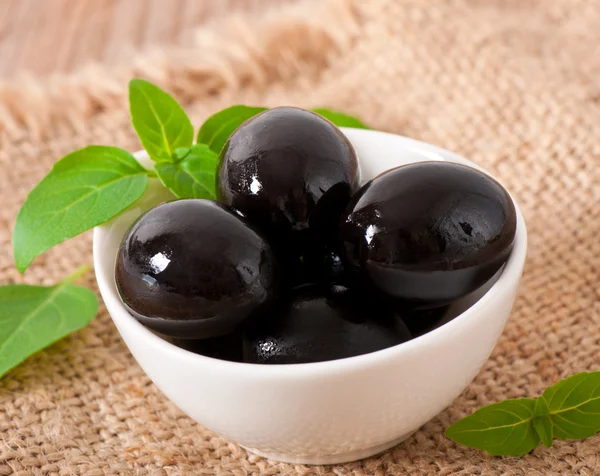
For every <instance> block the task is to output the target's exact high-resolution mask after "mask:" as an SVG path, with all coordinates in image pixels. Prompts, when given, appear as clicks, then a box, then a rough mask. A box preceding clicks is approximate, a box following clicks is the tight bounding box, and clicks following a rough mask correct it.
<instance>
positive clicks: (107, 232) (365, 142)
mask: <svg viewBox="0 0 600 476" xmlns="http://www.w3.org/2000/svg"><path fill="white" fill-rule="evenodd" d="M342 130H343V131H344V133H345V134H346V135H347V137H348V138H349V140H350V142H351V143H352V144H353V146H354V148H355V149H356V152H357V155H358V157H359V163H360V168H361V181H362V182H363V183H364V182H366V181H368V180H370V179H372V178H373V177H375V176H377V175H378V174H380V173H382V172H384V171H386V170H388V169H390V168H393V167H398V166H401V165H406V164H410V163H416V162H424V161H449V162H456V163H460V164H464V165H469V166H471V167H474V168H477V169H479V170H483V169H482V168H481V167H478V166H477V165H476V164H474V163H472V162H470V161H469V160H466V159H464V158H462V157H460V156H458V155H456V154H453V153H451V152H449V151H446V150H444V149H440V148H438V147H435V146H433V145H430V144H425V143H422V142H419V141H416V140H413V139H409V138H406V137H402V136H398V135H394V134H388V133H384V132H377V131H370V130H362V129H348V128H342ZM135 157H136V158H137V159H138V160H139V161H140V163H142V165H144V166H147V167H151V161H150V160H149V158H148V156H147V154H146V153H145V152H144V151H140V152H137V153H136V154H135ZM172 199H174V196H173V195H172V194H171V193H170V192H169V191H168V190H167V189H165V188H164V187H163V186H162V185H161V184H160V183H159V182H158V180H150V185H149V187H148V190H147V192H146V194H145V195H144V196H143V197H142V198H141V199H140V200H138V202H136V203H135V204H134V205H133V206H132V207H130V208H129V209H128V210H126V211H125V212H124V213H123V214H121V215H120V216H119V217H117V218H116V219H114V220H112V221H110V222H108V223H106V224H105V225H103V226H100V227H97V228H96V229H95V230H94V266H95V271H96V278H97V280H98V285H99V288H100V292H101V294H102V297H103V299H104V301H105V303H106V305H107V307H108V309H109V311H110V313H111V316H112V318H113V320H114V321H115V323H116V324H117V325H118V326H121V325H122V326H128V327H131V328H134V330H135V332H138V333H139V334H140V336H141V337H145V338H149V339H161V338H160V337H158V336H157V335H156V334H154V333H153V332H151V331H150V330H148V329H147V328H145V327H144V326H142V325H141V324H140V323H138V322H137V320H135V319H134V318H133V317H132V316H131V315H130V314H129V313H128V312H127V311H126V310H125V308H124V307H123V306H122V304H121V302H120V299H119V297H118V294H117V291H116V286H115V283H114V266H115V260H116V255H117V250H118V247H119V245H120V242H121V240H122V238H123V236H124V235H125V233H126V232H127V230H128V228H129V227H130V226H131V224H132V223H133V221H134V220H135V219H136V218H137V217H138V216H140V215H141V214H142V213H144V212H145V211H146V210H148V209H150V208H152V207H154V206H156V205H158V204H159V203H162V202H164V201H168V200H172ZM513 201H514V200H513ZM515 208H516V210H517V234H516V239H515V246H514V248H513V251H512V253H511V256H510V258H509V260H508V262H507V263H506V265H505V266H504V267H503V269H501V270H500V271H499V272H498V273H497V274H496V275H495V276H494V277H493V278H492V279H491V280H490V281H489V282H488V283H487V284H486V285H484V286H483V287H482V288H480V289H478V290H477V291H476V292H474V293H472V295H470V296H468V297H467V298H465V299H462V300H460V301H459V302H458V303H455V304H453V305H452V306H451V308H450V309H449V311H448V313H447V314H446V315H447V316H448V318H449V319H451V320H450V322H447V323H446V324H445V325H443V326H441V327H438V328H436V329H434V330H433V331H430V332H428V333H426V334H424V335H422V336H420V337H417V338H415V339H413V340H411V341H408V342H406V343H403V344H400V345H399V346H395V347H392V348H388V349H384V350H381V351H378V352H375V353H372V354H365V355H361V356H357V357H351V358H347V359H342V360H337V361H328V362H319V363H312V364H292V365H286V366H270V365H259V364H253V365H252V367H256V368H259V367H263V368H267V369H272V370H268V371H272V372H278V370H276V369H277V368H281V367H286V368H289V367H296V368H298V367H302V368H307V367H311V368H313V370H314V369H315V368H316V367H318V366H321V367H323V368H326V367H327V366H329V365H336V363H339V362H343V361H353V362H359V361H363V362H367V361H368V360H369V359H372V358H375V357H372V355H373V354H381V355H384V354H385V353H391V352H399V351H400V350H399V349H400V348H404V349H406V350H407V351H408V350H410V348H412V347H414V346H417V345H420V344H427V345H433V344H434V341H433V340H434V339H435V336H436V335H437V334H438V333H440V332H452V326H456V325H461V322H462V321H466V320H468V319H471V318H473V317H474V316H475V315H476V314H477V313H478V312H480V310H481V311H483V310H484V309H485V301H486V300H487V299H488V298H490V295H491V294H493V293H494V292H495V291H496V290H497V289H498V288H500V287H502V286H504V287H506V286H511V285H513V284H514V283H515V281H517V282H518V280H519V279H520V276H521V271H522V268H523V264H524V260H525V254H526V242H527V235H526V229H525V223H524V220H523V216H522V214H521V211H520V209H519V207H518V205H517V204H516V203H515ZM455 316H456V317H455ZM161 340H162V341H163V344H161V345H164V346H168V347H170V349H168V351H174V352H185V353H187V354H189V356H190V358H196V359H209V358H208V357H204V356H201V355H198V354H192V353H191V352H188V351H185V350H183V349H179V348H177V347H175V346H173V345H172V344H170V343H168V342H167V341H166V340H164V339H161ZM165 349H166V347H165ZM210 360H213V361H214V360H215V359H210ZM218 362H219V365H234V366H239V365H245V366H248V364H240V363H234V362H227V361H218Z"/></svg>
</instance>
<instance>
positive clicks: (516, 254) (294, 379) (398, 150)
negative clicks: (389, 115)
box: [94, 129, 527, 464]
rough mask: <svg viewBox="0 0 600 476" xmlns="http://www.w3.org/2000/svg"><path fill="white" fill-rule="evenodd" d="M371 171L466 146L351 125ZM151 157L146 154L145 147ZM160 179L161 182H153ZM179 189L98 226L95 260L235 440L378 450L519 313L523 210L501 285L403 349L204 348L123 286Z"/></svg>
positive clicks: (117, 308) (103, 288)
mask: <svg viewBox="0 0 600 476" xmlns="http://www.w3.org/2000/svg"><path fill="white" fill-rule="evenodd" d="M344 132H345V133H346V135H347V136H348V138H349V139H350V141H351V142H352V144H353V145H354V147H355V148H356V152H357V153H358V156H359V158H360V163H361V169H362V174H363V179H364V180H365V181H366V180H368V179H370V178H372V177H374V176H375V175H377V174H379V173H380V172H383V171H384V170H387V169H389V168H392V167H395V166H398V165H403V164H407V163H411V162H419V161H426V160H447V161H451V162H458V163H463V164H468V165H471V166H473V165H474V164H472V163H471V162H469V161H468V160H465V159H463V158H461V157H459V156H457V155H455V154H452V153H450V152H447V151H445V150H442V149H439V148H437V147H434V146H431V145H428V144H424V143H421V142H418V141H415V140H411V139H407V138H405V137H400V136H396V135H392V134H386V133H382V132H375V131H367V130H358V129H344ZM137 157H138V159H140V161H141V162H147V157H146V156H145V154H143V153H142V154H138V156H137ZM154 182H156V181H154ZM168 198H170V196H169V194H168V193H167V192H165V191H164V189H162V188H161V187H160V186H159V185H158V184H157V183H153V184H151V186H150V188H149V190H148V192H147V193H146V195H145V196H144V197H143V198H142V199H141V200H140V202H139V203H138V204H137V205H136V206H134V207H133V208H132V209H130V210H129V211H128V212H126V213H125V214H123V215H121V216H120V217H118V218H117V219H115V220H113V221H112V222H110V223H108V224H106V225H104V226H101V227H98V228H96V229H95V230H94V265H95V268H96V278H97V280H98V285H99V287H100V292H101V293H102V297H103V298H104V303H105V304H106V307H107V309H108V312H109V313H110V315H111V316H112V319H113V321H114V323H115V324H116V326H117V329H118V330H119V332H120V333H121V336H122V338H123V340H124V341H125V343H126V344H127V346H128V347H129V350H130V351H131V353H132V354H133V356H134V357H135V358H136V360H137V361H138V363H139V364H140V366H141V367H142V368H143V369H144V371H145V372H146V373H147V374H148V376H149V377H150V378H151V379H152V381H153V382H154V383H155V384H156V386H157V387H158V388H159V389H160V390H162V392H163V393H164V394H165V395H166V396H167V397H168V398H170V399H171V400H172V401H173V402H174V403H175V404H176V405H177V406H178V407H179V408H181V409H182V410H183V411H184V412H185V413H187V414H188V415H189V416H190V417H191V418H193V419H194V420H196V421H197V422H199V423H200V424H202V425H203V426H205V427H206V428H209V429H211V430H213V431H215V432H216V433H218V434H220V435H222V436H223V437H225V438H228V439H230V440H231V441H234V442H236V443H238V444H240V445H242V446H243V447H245V448H247V449H249V450H250V451H252V452H255V453H257V454H259V455H263V456H266V457H268V458H272V459H275V460H280V461H287V462H295V463H307V464H326V463H340V462H345V461H352V460H357V459H361V458H365V457H368V456H371V455H373V454H376V453H379V452H381V451H383V450H385V449H387V448H389V447H391V446H394V445H396V444H397V443H399V442H400V441H402V440H403V439H405V438H407V437H408V436H409V435H410V434H411V433H412V432H414V431H415V430H417V429H418V428H419V427H420V426H421V425H423V424H424V423H426V422H427V421H428V420H430V419H431V418H433V417H434V416H435V415H436V414H437V413H439V412H440V411H442V410H443V409H444V408H446V407H447V406H448V405H450V404H451V403H452V401H453V400H454V399H455V398H456V397H457V396H458V395H459V394H460V393H461V392H462V391H463V389H464V388H465V387H466V386H467V385H468V384H469V383H470V382H471V381H472V380H473V378H474V377H475V375H476V374H477V372H478V371H479V369H480V368H481V366H482V365H483V363H484V362H485V361H486V360H487V358H488V356H489V354H490V352H491V351H492V349H493V348H494V345H495V344H496V341H497V339H498V337H499V336H500V333H501V332H502V329H503V327H504V325H505V323H506V320H507V318H508V315H509V313H510V310H511V307H512V305H513V301H514V299H515V295H516V293H517V286H518V284H519V279H520V277H521V272H522V269H523V264H524V262H525V254H526V247H527V234H526V230H525V223H524V221H523V216H522V214H521V212H520V210H519V207H518V206H516V208H517V216H518V219H517V236H516V241H515V246H514V249H513V251H512V254H511V256H510V259H509V260H508V263H507V264H506V266H505V267H504V269H503V270H502V271H501V272H500V273H499V277H498V278H497V281H496V282H495V283H493V285H492V284H490V285H489V286H488V287H487V289H486V290H485V291H486V292H485V293H484V294H483V293H480V295H481V294H483V296H482V297H481V296H477V298H479V297H480V299H479V300H478V301H477V302H475V303H474V304H473V305H472V306H471V307H469V308H468V309H466V310H464V312H463V313H462V314H460V315H459V316H458V317H456V318H455V319H454V320H452V321H450V322H448V323H447V324H445V325H444V326H442V327H440V328H438V329H436V330H434V331H432V332H430V333H428V334H425V335H423V336H421V337H418V338H416V339H413V340H411V341H409V342H406V343H404V344H401V345H398V346H396V347H391V348H388V349H385V350H381V351H378V352H374V353H371V354H367V355H361V356H358V357H352V358H348V359H342V360H336V361H329V362H320V363H313V364H296V365H280V366H278V365H273V366H268V365H254V364H241V363H233V362H226V361H221V360H216V359H211V358H208V357H204V356H201V355H196V354H193V353H191V352H188V351H186V350H183V349H180V348H178V347H176V346H174V345H172V344H170V343H169V342H167V341H165V340H163V339H161V338H160V337H158V336H157V335H155V334H154V333H152V332H151V331H149V330H148V329H146V328H145V327H143V326H142V325H141V324H139V323H138V322H137V321H136V320H135V319H134V318H133V317H132V316H131V315H130V314H129V313H128V312H127V311H126V310H125V308H124V307H123V305H122V304H121V301H120V300H119V296H118V294H117V291H116V288H115V284H114V273H113V270H114V265H115V258H116V254H117V248H118V246H119V243H120V241H121V239H122V237H123V235H124V234H125V232H126V230H127V229H128V227H129V226H130V224H131V223H132V221H133V220H134V219H135V218H136V217H138V216H139V215H140V214H141V213H142V212H143V211H144V210H146V209H148V208H150V207H151V206H154V205H156V204H158V203H160V202H161V201H164V200H165V199H168Z"/></svg>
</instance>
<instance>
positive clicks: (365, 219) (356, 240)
mask: <svg viewBox="0 0 600 476" xmlns="http://www.w3.org/2000/svg"><path fill="white" fill-rule="evenodd" d="M516 222H517V218H516V212H515V207H514V204H513V202H512V200H511V198H510V196H509V195H508V193H507V192H506V190H505V189H504V188H503V187H502V186H501V185H500V184H499V183H498V182H496V181H495V180H494V179H492V178H490V177H489V176H487V175H486V174H484V173H482V172H480V171H478V170H475V169H473V168H471V167H467V166H464V165H458V164H453V163H448V162H424V163H417V164H411V165H405V166H402V167H398V168H395V169H392V170H389V171H387V172H385V173H383V174H381V175H380V176H378V177H376V178H375V179H374V180H372V181H370V182H368V183H367V184H365V185H364V186H363V187H362V188H361V189H360V190H359V191H358V192H357V193H356V194H355V195H354V196H353V197H352V200H351V201H350V203H349V204H348V208H347V209H346V212H345V214H344V216H343V218H342V222H341V225H340V231H339V236H340V240H341V242H342V257H343V258H344V262H345V264H346V265H347V266H348V267H349V268H350V270H351V271H352V272H354V274H355V275H357V276H358V279H360V280H362V281H363V282H364V283H365V285H370V286H373V287H375V288H377V289H380V290H381V291H382V292H384V293H385V294H387V295H389V296H392V297H394V298H398V299H403V300H408V301H412V302H414V303H416V304H424V305H427V306H431V307H433V306H440V305H443V304H445V303H448V302H450V301H452V300H454V299H457V298H460V297H462V296H465V295H466V294H468V293H470V292H472V291H473V290H475V289H477V288H478V287H480V286H481V285H483V284H484V283H485V282H486V281H487V280H488V279H490V278H491V277H492V276H493V275H494V274H495V273H496V272H497V271H498V270H499V269H500V267H501V266H502V265H503V264H504V263H505V262H506V260H507V259H508V256H509V254H510V252H511V250H512V246H513V241H514V237H515V229H516Z"/></svg>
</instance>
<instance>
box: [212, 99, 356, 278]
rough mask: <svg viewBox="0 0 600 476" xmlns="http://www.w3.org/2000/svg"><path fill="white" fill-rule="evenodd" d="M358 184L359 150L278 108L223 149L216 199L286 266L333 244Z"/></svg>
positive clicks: (299, 112)
mask: <svg viewBox="0 0 600 476" xmlns="http://www.w3.org/2000/svg"><path fill="white" fill-rule="evenodd" d="M359 178H360V177H359V168H358V161H357V158H356V153H355V152H354V148H353V147H352V145H351V144H350V142H349V141H348V139H347V138H346V136H345V135H344V134H343V133H342V132H341V131H340V130H339V129H338V128H337V127H336V126H335V125H334V124H332V123H331V122H329V121H328V120H326V119H324V118H323V117H321V116H319V115H317V114H315V113H313V112H310V111H306V110H304V109H299V108H295V107H277V108H274V109H270V110H268V111H265V112H262V113H260V114H258V115H256V116H254V117H253V118H251V119H249V120H248V121H246V122H244V123H243V124H242V125H240V126H239V127H238V129H237V130H235V131H234V132H233V133H232V134H231V136H230V137H229V139H228V140H227V142H226V143H225V145H224V146H223V149H222V151H221V154H220V161H219V165H218V173H217V179H216V188H217V198H218V200H219V201H221V202H223V203H225V204H227V205H231V206H232V207H234V208H236V209H238V210H240V211H241V212H242V213H244V214H245V215H246V216H247V217H248V219H249V220H250V221H251V222H252V223H254V224H256V225H257V226H259V228H261V229H262V230H263V231H264V232H265V233H266V234H267V236H268V239H269V241H270V242H271V243H272V245H273V246H274V247H275V249H276V251H277V252H278V254H279V256H280V258H282V260H283V261H284V262H286V261H288V260H287V259H286V258H290V260H293V259H295V257H296V256H303V255H305V254H310V253H314V252H315V250H318V249H319V247H320V246H321V245H322V244H323V243H324V242H328V241H331V239H332V237H333V236H334V234H335V231H336V228H337V224H338V222H339V218H340V216H341V213H342V212H343V210H344V208H345V207H346V205H347V203H348V201H349V200H350V197H351V195H352V193H353V192H354V191H355V190H356V189H357V188H358V184H359ZM284 262H282V269H284V270H287V268H288V266H287V262H286V263H284Z"/></svg>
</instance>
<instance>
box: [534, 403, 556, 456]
mask: <svg viewBox="0 0 600 476" xmlns="http://www.w3.org/2000/svg"><path fill="white" fill-rule="evenodd" d="M548 412H549V409H548V404H547V403H546V400H544V397H540V398H537V399H536V400H535V409H534V412H533V413H534V417H533V426H534V428H535V431H536V432H537V434H538V436H539V437H540V440H542V443H543V444H544V446H545V447H546V448H550V446H551V445H552V420H551V418H550V416H548Z"/></svg>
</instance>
